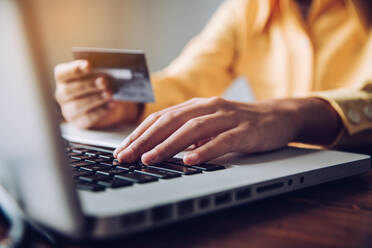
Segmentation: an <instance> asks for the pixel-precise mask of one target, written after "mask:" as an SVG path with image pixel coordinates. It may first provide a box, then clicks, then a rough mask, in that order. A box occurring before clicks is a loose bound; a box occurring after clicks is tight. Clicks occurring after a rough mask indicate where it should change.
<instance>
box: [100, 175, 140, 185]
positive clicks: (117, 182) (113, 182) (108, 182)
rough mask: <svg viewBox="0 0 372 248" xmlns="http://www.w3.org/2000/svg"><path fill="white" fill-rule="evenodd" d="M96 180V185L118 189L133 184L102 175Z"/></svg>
mask: <svg viewBox="0 0 372 248" xmlns="http://www.w3.org/2000/svg"><path fill="white" fill-rule="evenodd" d="M96 180H97V184H99V185H102V186H105V187H110V188H120V187H126V186H131V185H133V182H131V181H127V180H122V179H116V178H112V177H108V176H103V175H102V176H98V177H96Z"/></svg>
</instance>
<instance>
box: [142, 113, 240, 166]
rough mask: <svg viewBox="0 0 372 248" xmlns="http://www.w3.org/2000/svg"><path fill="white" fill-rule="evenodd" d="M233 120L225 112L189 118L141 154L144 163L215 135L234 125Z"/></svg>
mask: <svg viewBox="0 0 372 248" xmlns="http://www.w3.org/2000/svg"><path fill="white" fill-rule="evenodd" d="M235 125H236V124H235V121H234V120H233V119H232V118H229V116H226V115H225V114H212V115H205V116H201V117H198V118H194V119H192V120H189V121H188V122H187V123H186V124H185V125H183V126H182V127H181V128H179V129H178V130H177V131H175V132H174V133H173V134H172V135H171V136H169V137H168V138H167V139H166V140H165V141H164V142H162V143H160V144H159V145H157V146H156V147H155V148H154V149H152V150H151V151H149V152H147V153H145V154H143V155H142V162H143V163H144V164H156V163H158V162H161V161H164V160H166V159H168V158H170V157H173V156H174V155H175V154H177V153H179V152H181V151H183V150H185V149H186V148H187V147H189V146H190V145H192V144H195V143H198V141H201V140H205V139H208V138H211V137H213V136H216V135H218V134H220V133H222V132H225V131H226V130H229V129H231V128H233V127H235Z"/></svg>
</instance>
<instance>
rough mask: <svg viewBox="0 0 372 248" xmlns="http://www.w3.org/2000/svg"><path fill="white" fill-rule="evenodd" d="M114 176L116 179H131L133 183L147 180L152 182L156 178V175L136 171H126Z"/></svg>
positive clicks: (146, 181)
mask: <svg viewBox="0 0 372 248" xmlns="http://www.w3.org/2000/svg"><path fill="white" fill-rule="evenodd" d="M114 177H115V178H117V179H124V180H127V181H131V182H134V183H148V182H154V181H157V180H158V178H157V177H154V176H150V175H145V174H142V173H138V172H128V173H126V174H121V175H115V176H114Z"/></svg>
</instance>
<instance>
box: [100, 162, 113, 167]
mask: <svg viewBox="0 0 372 248" xmlns="http://www.w3.org/2000/svg"><path fill="white" fill-rule="evenodd" d="M99 164H100V165H104V166H107V167H113V166H114V165H113V163H112V162H111V161H105V162H100V163H99Z"/></svg>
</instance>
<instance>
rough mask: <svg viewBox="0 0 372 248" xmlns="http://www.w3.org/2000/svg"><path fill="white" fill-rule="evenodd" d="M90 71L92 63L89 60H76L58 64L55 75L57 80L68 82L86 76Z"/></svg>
mask: <svg viewBox="0 0 372 248" xmlns="http://www.w3.org/2000/svg"><path fill="white" fill-rule="evenodd" d="M90 71H91V70H90V65H89V62H88V61H87V60H74V61H72V62H68V63H63V64H59V65H57V66H56V67H55V69H54V76H55V79H56V80H57V81H63V82H67V81H70V80H73V79H76V78H80V77H83V76H86V75H88V74H89V73H90Z"/></svg>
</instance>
